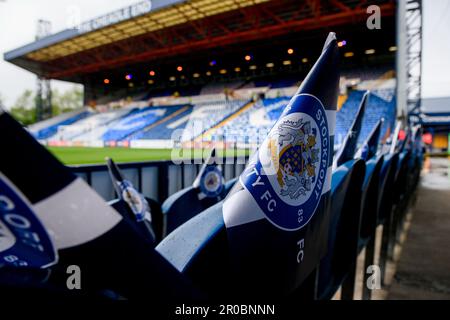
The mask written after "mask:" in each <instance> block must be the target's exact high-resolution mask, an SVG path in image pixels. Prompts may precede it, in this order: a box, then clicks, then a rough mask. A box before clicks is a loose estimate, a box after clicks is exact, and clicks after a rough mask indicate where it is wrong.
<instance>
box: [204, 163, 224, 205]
mask: <svg viewBox="0 0 450 320" xmlns="http://www.w3.org/2000/svg"><path fill="white" fill-rule="evenodd" d="M222 190H223V177H222V172H221V171H220V169H219V168H218V167H217V166H207V167H206V168H205V171H204V172H203V175H202V177H201V178H200V191H201V192H202V193H203V194H204V195H205V196H206V197H208V198H213V197H218V196H219V195H220V194H221V193H222Z"/></svg>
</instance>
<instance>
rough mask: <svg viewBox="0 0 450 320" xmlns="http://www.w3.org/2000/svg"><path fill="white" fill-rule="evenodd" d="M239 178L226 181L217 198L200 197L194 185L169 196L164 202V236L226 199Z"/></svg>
mask: <svg viewBox="0 0 450 320" xmlns="http://www.w3.org/2000/svg"><path fill="white" fill-rule="evenodd" d="M237 179H238V178H234V179H231V180H229V181H228V182H226V183H225V185H224V188H223V191H222V193H221V195H220V196H219V197H217V198H208V197H205V198H203V199H199V197H198V195H199V192H200V191H199V189H198V188H194V187H192V186H191V187H188V188H185V189H183V190H180V191H178V192H176V193H174V194H173V195H171V196H170V197H169V198H167V199H166V200H165V201H164V203H163V204H162V217H163V226H162V235H163V238H164V237H166V236H167V235H168V234H169V233H171V232H172V231H173V230H175V229H176V228H178V227H179V226H180V225H182V224H183V223H185V222H186V221H188V220H189V219H191V218H192V217H194V216H196V215H197V214H198V213H200V212H202V211H203V210H206V209H207V208H209V207H211V206H212V205H215V204H216V203H217V202H218V201H220V200H222V199H224V198H225V197H226V195H227V194H228V192H229V191H230V189H231V188H232V187H233V185H234V184H235V183H236V181H237Z"/></svg>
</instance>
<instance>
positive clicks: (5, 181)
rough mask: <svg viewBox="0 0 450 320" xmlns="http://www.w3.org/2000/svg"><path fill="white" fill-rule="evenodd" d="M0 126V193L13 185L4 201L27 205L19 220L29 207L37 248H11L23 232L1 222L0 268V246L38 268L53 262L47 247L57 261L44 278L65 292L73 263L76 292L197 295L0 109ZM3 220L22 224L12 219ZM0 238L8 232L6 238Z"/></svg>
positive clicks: (127, 222)
mask: <svg viewBox="0 0 450 320" xmlns="http://www.w3.org/2000/svg"><path fill="white" fill-rule="evenodd" d="M0 130H1V132H2V134H1V135H0V143H1V145H2V150H3V154H2V157H0V174H1V176H0V182H1V183H2V184H1V185H0V186H1V189H0V195H5V194H8V195H9V194H10V193H11V191H9V189H12V190H14V192H15V197H9V199H10V200H13V201H15V202H14V204H15V205H17V206H23V204H24V203H25V204H26V205H28V209H26V210H24V211H22V212H24V213H25V214H26V215H27V216H26V217H27V218H28V217H29V216H31V213H30V212H34V213H35V216H34V218H35V219H30V220H29V222H30V224H31V227H32V228H33V229H32V230H31V231H33V232H34V233H33V234H32V235H30V237H31V236H32V237H37V236H39V239H40V240H41V242H42V246H43V250H40V251H36V250H30V249H29V248H28V247H27V248H26V249H24V244H22V243H20V244H21V245H20V246H19V245H13V246H11V241H14V240H15V241H16V243H18V242H19V241H22V239H23V238H24V237H22V238H19V237H17V236H16V233H15V231H14V230H12V229H11V227H10V226H9V225H8V229H9V232H8V235H7V237H1V236H0V258H2V259H3V261H2V263H0V273H1V272H2V268H1V265H2V264H4V263H5V261H6V262H7V260H5V255H4V253H5V252H6V251H7V254H8V255H9V256H10V255H15V256H17V257H19V258H20V260H21V261H25V262H27V264H28V266H31V267H45V264H47V263H48V262H50V263H51V262H52V261H54V258H53V257H54V253H52V248H51V247H52V245H53V248H55V249H56V250H57V252H58V257H59V259H58V261H57V262H58V263H57V264H56V265H54V266H51V267H50V269H51V272H49V275H50V276H49V277H48V278H47V279H46V281H47V282H46V283H48V285H49V286H51V287H57V288H60V289H62V290H64V289H65V290H67V287H66V280H67V276H68V274H67V271H66V270H67V267H68V266H71V265H75V266H78V267H79V268H80V270H81V272H82V277H81V279H82V280H81V281H82V289H83V291H82V292H83V294H94V295H95V294H98V293H99V292H101V291H102V290H104V289H108V290H111V291H112V292H115V293H117V294H118V295H119V296H122V297H126V298H130V299H142V298H143V296H142V292H145V299H146V301H157V300H158V301H161V300H162V301H175V300H178V299H181V300H189V301H191V300H193V299H198V298H199V297H200V295H201V294H200V293H199V292H198V291H197V290H196V289H195V288H194V287H193V286H192V285H191V284H190V282H189V281H187V280H186V279H185V278H184V277H183V276H182V275H181V274H180V273H179V272H178V271H177V270H176V269H175V268H174V267H173V266H172V265H170V264H169V263H168V262H167V261H166V260H165V259H164V258H163V257H162V256H160V255H159V253H157V252H156V251H155V250H154V249H153V248H152V247H149V246H148V241H146V240H145V238H143V237H142V233H141V232H139V230H137V226H136V223H135V222H134V221H132V220H131V219H130V218H127V217H126V216H122V215H120V214H119V213H118V212H117V211H116V210H114V209H113V208H112V207H110V206H109V205H108V204H107V203H106V202H105V201H104V200H103V199H102V198H101V197H100V196H99V195H98V194H97V193H96V192H95V191H94V190H92V189H91V188H90V187H89V186H88V185H87V184H86V183H85V182H84V181H83V180H82V179H81V178H78V177H76V176H75V175H74V174H73V173H72V172H71V171H70V170H69V169H68V168H67V167H65V166H64V165H62V164H61V163H60V162H59V161H58V160H57V159H56V158H55V157H54V156H53V155H51V154H50V153H49V152H48V151H47V150H46V149H45V148H44V147H43V146H41V145H40V144H39V143H38V142H37V141H36V140H35V139H34V138H33V137H32V136H31V135H30V134H29V133H28V132H27V131H26V130H24V129H23V128H22V126H21V125H20V124H19V123H18V122H17V121H15V120H14V119H13V118H12V117H11V116H10V115H9V114H7V113H6V112H1V111H0ZM4 177H6V178H4ZM5 185H7V187H5ZM8 188H9V189H8ZM5 190H6V192H5ZM19 191H20V192H19ZM4 199H5V198H3V201H0V206H1V208H2V209H1V210H0V216H1V221H2V224H1V226H2V227H4V225H5V222H8V220H7V218H5V208H6V209H8V208H9V207H11V205H9V202H8V201H5V200H4ZM17 199H19V200H17ZM10 221H13V222H14V223H15V224H16V225H19V224H20V223H22V225H24V224H25V221H24V220H23V219H19V218H18V217H16V218H15V219H14V220H11V219H10ZM39 223H40V224H41V225H42V227H43V228H44V229H45V231H46V234H47V235H48V237H46V234H45V233H44V232H42V230H41V229H42V228H41V226H40V225H39ZM4 238H8V239H7V240H6V242H3V240H4ZM34 239H35V238H34ZM48 239H50V240H48ZM50 241H51V243H52V245H50V243H49V242H50ZM11 249H14V252H11ZM6 258H7V257H6ZM55 262H56V261H55ZM17 266H18V267H20V266H23V267H27V266H25V265H23V264H19V265H17ZM0 279H1V277H0ZM0 286H1V283H0ZM149 299H156V300H149Z"/></svg>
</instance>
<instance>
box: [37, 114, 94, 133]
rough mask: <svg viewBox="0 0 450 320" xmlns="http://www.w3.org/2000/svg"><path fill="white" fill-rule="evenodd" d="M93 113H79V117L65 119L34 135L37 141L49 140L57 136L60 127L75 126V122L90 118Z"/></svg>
mask: <svg viewBox="0 0 450 320" xmlns="http://www.w3.org/2000/svg"><path fill="white" fill-rule="evenodd" d="M90 114H91V113H90V112H89V111H83V112H81V113H78V114H77V115H74V116H72V117H70V118H68V119H65V120H64V121H61V122H58V123H56V124H54V125H51V126H49V127H46V128H44V129H41V130H39V131H38V132H37V133H35V134H33V135H34V137H35V138H36V139H39V140H41V139H48V138H50V137H52V136H53V135H55V134H56V133H57V132H58V128H59V127H60V126H67V125H70V124H74V123H75V122H77V121H79V120H82V119H84V118H86V117H88V116H89V115H90Z"/></svg>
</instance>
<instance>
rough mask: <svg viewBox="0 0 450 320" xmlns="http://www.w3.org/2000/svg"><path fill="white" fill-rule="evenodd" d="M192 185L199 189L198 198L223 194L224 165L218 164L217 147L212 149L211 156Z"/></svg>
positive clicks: (215, 196)
mask: <svg viewBox="0 0 450 320" xmlns="http://www.w3.org/2000/svg"><path fill="white" fill-rule="evenodd" d="M192 186H193V187H194V188H196V189H198V190H199V193H198V198H199V200H202V199H204V198H217V197H219V196H221V195H222V192H223V189H224V179H223V174H222V167H221V166H220V165H219V164H217V156H216V149H215V148H214V149H212V151H211V154H210V156H209V157H208V159H207V160H206V162H205V163H204V164H203V166H202V168H201V169H200V172H199V173H198V175H197V177H196V178H195V180H194V182H193V184H192Z"/></svg>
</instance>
